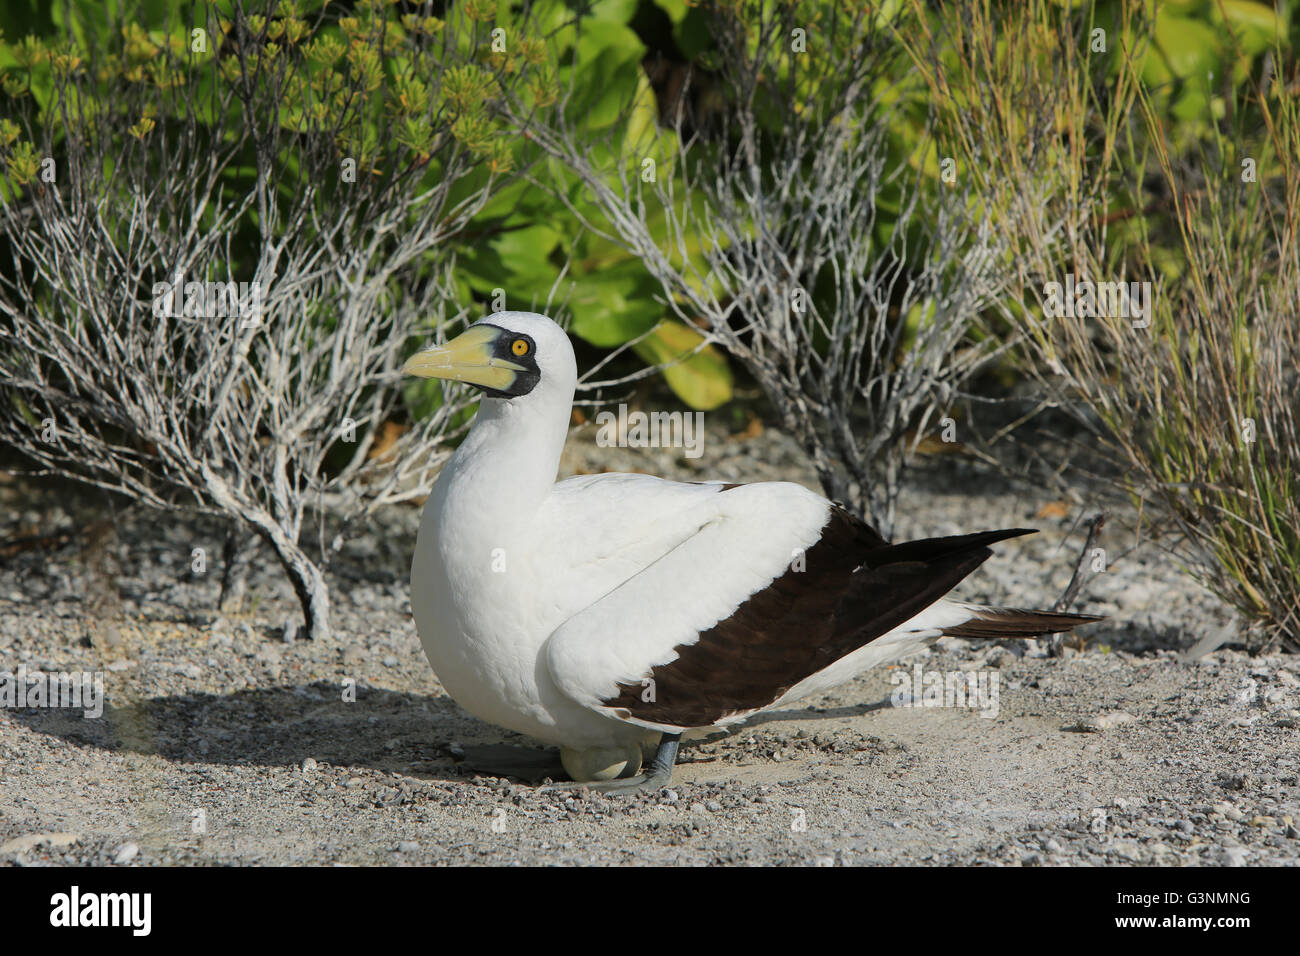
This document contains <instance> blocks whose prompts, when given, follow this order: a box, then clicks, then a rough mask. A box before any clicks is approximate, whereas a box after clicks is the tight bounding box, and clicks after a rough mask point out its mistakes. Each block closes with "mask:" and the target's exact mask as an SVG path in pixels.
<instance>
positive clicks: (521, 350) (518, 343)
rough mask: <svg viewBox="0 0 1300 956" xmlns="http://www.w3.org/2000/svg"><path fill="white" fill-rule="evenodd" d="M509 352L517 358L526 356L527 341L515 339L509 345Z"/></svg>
mask: <svg viewBox="0 0 1300 956" xmlns="http://www.w3.org/2000/svg"><path fill="white" fill-rule="evenodd" d="M510 351H511V352H514V353H515V355H518V356H520V357H522V356H525V355H527V354H528V340H527V339H515V340H514V341H513V342H511V343H510Z"/></svg>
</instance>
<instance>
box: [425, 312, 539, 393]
mask: <svg viewBox="0 0 1300 956" xmlns="http://www.w3.org/2000/svg"><path fill="white" fill-rule="evenodd" d="M502 334H503V333H502V331H501V329H498V328H495V327H493V326H488V325H479V326H472V327H470V328H468V329H466V330H465V331H464V332H462V333H461V334H460V335H458V336H456V337H455V338H454V339H452V340H451V341H450V342H448V343H447V344H446V345H434V346H431V347H430V348H427V349H422V350H420V351H419V352H416V353H415V354H414V355H412V356H411V357H410V358H409V359H407V360H406V364H405V365H403V366H402V372H403V373H405V374H407V375H418V376H420V377H421V378H448V379H451V380H452V381H455V382H467V383H469V384H470V385H479V386H482V387H483V388H491V389H495V390H496V391H499V392H504V391H506V390H507V389H508V388H510V386H511V384H513V382H514V380H515V375H516V374H517V373H518V372H523V371H525V370H526V369H525V367H524V366H522V365H516V364H515V363H514V362H511V361H509V360H508V359H503V358H497V357H496V355H495V354H494V348H493V347H494V345H495V343H496V341H497V339H498V338H499V337H500V336H501V335H502Z"/></svg>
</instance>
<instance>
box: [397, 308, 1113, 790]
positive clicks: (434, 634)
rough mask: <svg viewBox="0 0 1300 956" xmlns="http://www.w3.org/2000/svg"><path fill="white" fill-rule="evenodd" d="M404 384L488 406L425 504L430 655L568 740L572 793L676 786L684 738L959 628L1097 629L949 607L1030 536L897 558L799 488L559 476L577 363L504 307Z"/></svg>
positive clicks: (419, 600) (468, 697)
mask: <svg viewBox="0 0 1300 956" xmlns="http://www.w3.org/2000/svg"><path fill="white" fill-rule="evenodd" d="M403 370H404V371H405V372H407V373H409V374H413V375H419V376H424V377H436V378H444V379H454V380H456V381H460V382H467V383H469V384H471V385H475V386H477V387H479V388H480V389H482V390H483V393H484V395H483V399H482V402H481V404H480V405H479V410H478V416H477V418H476V419H475V421H474V425H473V427H472V428H471V430H470V432H469V434H468V435H467V436H466V438H465V440H464V441H463V442H462V444H461V445H460V447H459V448H458V449H457V450H456V452H455V454H454V455H453V456H452V457H451V460H450V461H449V462H448V463H447V465H446V467H445V468H444V469H443V470H442V472H441V474H440V475H439V476H438V479H437V481H436V483H435V484H434V487H433V491H432V493H431V495H430V496H429V499H428V502H427V503H426V504H425V507H424V514H423V517H422V519H421V522H420V531H419V537H418V540H417V543H416V549H415V557H414V560H413V562H412V565H411V605H412V608H413V611H414V616H415V623H416V627H417V629H418V631H419V634H420V641H421V643H422V644H423V645H424V650H425V653H426V654H427V655H428V658H429V663H430V664H431V665H432V666H433V670H434V672H435V673H436V674H437V676H438V679H439V680H440V681H441V682H442V685H443V687H445V688H446V690H447V692H448V693H449V694H450V695H451V696H452V697H453V698H454V699H455V700H456V701H457V702H458V703H459V704H460V705H461V706H462V707H464V708H465V710H467V711H469V712H470V713H471V714H473V715H475V716H476V717H479V718H480V719H482V720H485V721H487V722H489V723H493V724H497V725H499V726H501V727H506V728H508V729H510V730H514V731H517V732H519V733H522V734H527V735H528V736H530V737H534V738H536V739H537V740H540V741H543V742H545V743H549V744H554V745H558V746H559V748H560V754H561V760H562V762H563V765H564V768H565V769H566V770H567V771H568V773H569V774H570V776H571V777H573V779H574V780H575V781H592V780H599V781H604V782H603V783H601V784H598V786H600V787H602V788H603V789H630V788H637V787H647V786H649V787H655V786H662V785H664V784H666V783H667V782H668V781H669V780H670V779H671V776H672V767H673V763H674V762H675V760H676V756H677V743H678V739H679V737H680V735H681V734H682V733H684V732H686V731H690V730H698V729H701V728H715V727H726V726H727V725H729V724H732V723H735V722H737V721H740V720H743V719H745V718H746V717H749V716H750V715H752V714H754V713H756V712H758V711H761V710H765V709H767V708H770V707H776V706H781V705H784V704H787V703H789V702H790V701H793V700H797V699H799V698H801V697H805V696H807V695H810V694H814V693H817V692H819V691H822V690H825V689H827V688H829V687H831V686H833V685H835V684H838V683H840V682H842V681H845V680H847V679H849V678H851V677H853V676H855V675H857V674H859V673H861V672H862V671H865V670H867V669H868V668H870V667H875V666H877V665H879V664H884V663H887V662H891V661H894V660H897V659H899V658H901V657H904V656H906V655H907V654H910V653H912V652H914V651H917V650H920V649H921V648H923V647H925V646H926V645H928V644H930V643H932V642H934V641H935V640H937V639H938V638H940V637H942V636H944V635H957V636H962V637H969V638H985V637H987V638H1002V637H1027V636H1033V635H1039V634H1047V633H1056V632H1059V631H1063V630H1067V629H1069V628H1071V627H1073V626H1075V625H1077V624H1081V623H1085V622H1088V621H1094V620H1098V618H1095V617H1088V616H1083V615H1076V614H1058V613H1052V612H1041V611H1024V610H1018V609H1009V608H991V607H980V606H975V605H969V604H960V603H956V602H952V601H948V600H944V599H943V595H945V594H946V593H947V592H948V591H950V590H951V589H952V588H953V587H954V586H955V585H956V584H957V582H959V581H960V580H961V579H962V578H964V577H966V575H968V574H970V573H971V572H972V571H973V570H975V568H977V567H978V566H979V565H980V564H981V563H983V562H984V560H985V559H987V558H988V557H989V556H990V554H992V552H991V551H990V550H989V548H988V545H989V544H991V543H993V542H996V541H1000V540H1003V539H1005V538H1011V537H1015V536H1017V535H1021V534H1028V533H1030V532H1029V531H1027V530H1023V529H1012V530H1004V531H986V532H980V533H976V534H967V535H958V536H955V537H946V538H931V539H926V540H920V541H910V542H906V543H903V544H896V545H891V544H889V543H888V542H886V541H885V540H884V539H883V538H881V537H880V535H878V534H877V533H876V532H875V531H874V530H873V529H872V528H871V527H870V526H868V525H867V524H865V523H864V522H863V521H861V520H859V519H858V518H856V517H854V516H853V515H852V514H850V513H849V512H847V511H845V510H844V509H843V508H841V507H839V506H838V505H836V504H834V503H832V502H830V501H828V500H827V499H825V498H823V497H822V496H820V495H818V494H815V493H813V492H811V491H809V490H808V489H806V488H804V487H802V486H801V485H797V484H794V483H791V482H759V483H755V484H742V485H733V484H722V483H700V484H695V483H684V482H676V481H666V480H664V479H661V478H655V477H652V476H649V475H627V474H604V475H585V476H581V477H576V478H569V479H567V480H564V481H560V482H556V480H555V477H556V473H557V471H558V468H559V463H560V454H561V451H562V450H563V448H564V442H565V439H566V437H567V434H568V425H569V417H570V411H571V408H572V404H573V396H574V390H575V387H576V384H577V363H576V361H575V359H574V354H573V347H572V345H571V344H570V342H569V339H568V336H567V335H566V334H565V333H564V331H563V330H562V329H561V328H560V327H559V326H558V325H556V324H555V323H554V322H552V321H551V320H550V319H549V318H547V317H546V316H543V315H537V314H534V313H529V312H498V313H496V314H495V315H491V316H488V317H487V318H486V319H483V320H482V321H480V322H478V323H476V324H475V325H472V326H471V327H470V328H469V329H467V330H466V331H465V332H464V333H463V334H462V335H460V336H458V337H457V338H455V339H453V340H452V341H450V342H448V343H447V344H445V345H440V346H434V347H431V348H427V349H424V350H422V351H420V352H417V353H416V354H415V355H413V356H412V357H411V358H410V360H409V361H408V362H407V363H406V365H405V367H404V369H403ZM655 746H657V747H658V750H657V753H656V756H655V759H654V762H653V763H652V764H651V765H650V767H649V768H648V770H647V772H645V773H641V774H638V772H639V771H640V770H641V763H642V753H643V748H652V747H655Z"/></svg>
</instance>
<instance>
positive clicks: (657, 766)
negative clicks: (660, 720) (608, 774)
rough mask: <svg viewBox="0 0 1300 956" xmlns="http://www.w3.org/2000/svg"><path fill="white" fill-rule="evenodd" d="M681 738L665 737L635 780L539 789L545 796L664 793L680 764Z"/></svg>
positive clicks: (629, 778)
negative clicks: (558, 792) (574, 792)
mask: <svg viewBox="0 0 1300 956" xmlns="http://www.w3.org/2000/svg"><path fill="white" fill-rule="evenodd" d="M679 737H680V735H679V734H664V736H663V739H662V741H661V742H660V744H659V750H658V752H657V753H656V754H655V759H654V760H652V761H651V762H650V764H649V766H647V767H646V768H645V771H644V772H643V773H639V774H637V775H636V776H634V777H621V778H619V779H616V780H587V781H582V780H577V781H570V782H566V783H550V784H547V785H546V786H544V787H541V788H540V789H541V790H542V791H543V792H546V791H554V790H591V791H592V792H594V793H608V794H627V793H652V792H654V791H656V790H662V789H663V788H664V787H666V786H668V785H669V784H671V783H672V782H673V765H674V764H676V763H677V744H678V740H679Z"/></svg>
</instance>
